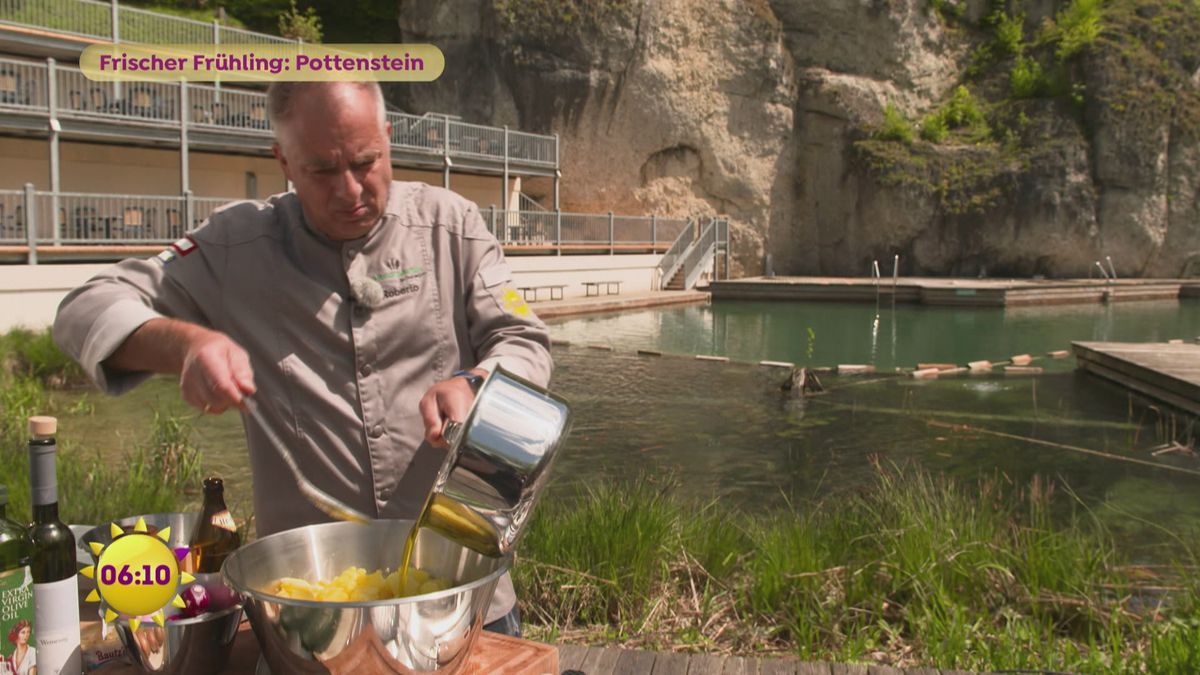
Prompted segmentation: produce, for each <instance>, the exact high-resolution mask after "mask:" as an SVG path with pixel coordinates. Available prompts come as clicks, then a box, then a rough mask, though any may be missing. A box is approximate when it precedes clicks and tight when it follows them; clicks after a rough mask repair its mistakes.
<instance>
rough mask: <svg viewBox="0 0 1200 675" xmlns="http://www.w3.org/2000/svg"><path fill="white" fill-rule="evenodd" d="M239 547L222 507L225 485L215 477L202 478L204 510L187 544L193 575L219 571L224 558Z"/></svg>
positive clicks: (237, 535) (226, 513)
mask: <svg viewBox="0 0 1200 675" xmlns="http://www.w3.org/2000/svg"><path fill="white" fill-rule="evenodd" d="M240 544H241V536H240V535H239V534H238V530H237V524H236V523H234V522H233V516H231V515H229V509H228V508H226V506H225V483H224V482H223V481H222V480H221V479H220V478H217V477H216V476H211V477H209V478H205V479H204V507H203V508H202V509H201V511H200V517H199V519H198V520H197V521H196V526H195V528H193V530H192V537H191V539H190V540H189V541H188V547H189V548H190V549H191V554H190V556H189V557H190V565H189V567H191V571H192V572H193V573H199V574H212V573H216V572H220V571H221V564H222V563H224V562H225V558H226V557H227V556H228V555H229V554H230V553H233V551H234V550H235V549H236V548H237V547H238V546H239V545H240Z"/></svg>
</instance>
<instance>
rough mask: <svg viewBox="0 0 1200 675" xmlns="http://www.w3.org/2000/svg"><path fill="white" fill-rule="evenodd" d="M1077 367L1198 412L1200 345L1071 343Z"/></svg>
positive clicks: (1197, 413)
mask: <svg viewBox="0 0 1200 675" xmlns="http://www.w3.org/2000/svg"><path fill="white" fill-rule="evenodd" d="M1071 347H1072V349H1074V351H1075V359H1076V362H1077V363H1078V364H1079V367H1080V368H1082V369H1083V370H1086V371H1087V372H1089V373H1094V374H1096V375H1099V376H1100V377H1103V378H1106V379H1109V380H1112V381H1114V382H1117V383H1119V384H1121V385H1124V386H1125V387H1128V388H1129V389H1132V390H1133V391H1136V392H1138V393H1139V394H1142V395H1143V396H1148V397H1150V398H1153V399H1155V400H1158V401H1162V402H1164V403H1167V404H1169V405H1171V406H1174V407H1176V408H1178V409H1180V410H1183V411H1184V412H1187V413H1190V414H1192V415H1200V345H1197V344H1186V343H1185V344H1168V343H1162V342H1150V343H1139V342H1073V343H1071Z"/></svg>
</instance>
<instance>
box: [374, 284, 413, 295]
mask: <svg viewBox="0 0 1200 675" xmlns="http://www.w3.org/2000/svg"><path fill="white" fill-rule="evenodd" d="M419 290H421V285H420V284H408V285H406V286H401V287H399V288H385V289H383V297H385V298H398V297H400V296H402V295H408V294H409V293H416V292H417V291H419Z"/></svg>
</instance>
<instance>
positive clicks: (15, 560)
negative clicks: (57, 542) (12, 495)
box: [0, 484, 34, 672]
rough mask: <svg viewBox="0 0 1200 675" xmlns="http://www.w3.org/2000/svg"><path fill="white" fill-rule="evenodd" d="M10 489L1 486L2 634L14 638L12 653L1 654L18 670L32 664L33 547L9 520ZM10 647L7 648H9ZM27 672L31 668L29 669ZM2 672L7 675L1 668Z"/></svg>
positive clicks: (2, 652)
mask: <svg viewBox="0 0 1200 675" xmlns="http://www.w3.org/2000/svg"><path fill="white" fill-rule="evenodd" d="M7 511H8V486H7V485H2V484H0V635H12V636H14V637H15V638H16V639H15V641H14V642H13V643H12V651H9V650H8V649H7V648H5V649H3V650H2V651H0V655H3V657H4V659H6V660H7V661H8V664H9V665H10V666H11V665H14V664H15V666H16V667H17V669H18V670H19V669H21V668H24V667H25V663H26V662H27V661H28V662H29V663H30V664H32V663H33V659H34V650H32V649H30V647H32V646H33V643H32V637H33V577H32V576H31V572H30V569H29V562H30V556H32V554H33V547H32V546H31V545H30V542H29V535H28V534H26V532H25V527H24V526H22V525H19V524H17V523H15V522H13V521H12V520H9V518H8V513H7ZM7 646H8V645H5V647H7ZM26 670H28V669H26ZM0 672H6V671H5V670H4V667H2V666H0Z"/></svg>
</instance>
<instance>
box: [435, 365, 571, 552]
mask: <svg viewBox="0 0 1200 675" xmlns="http://www.w3.org/2000/svg"><path fill="white" fill-rule="evenodd" d="M570 420H571V409H570V407H569V406H568V404H567V402H566V400H565V399H563V398H562V397H560V396H558V395H556V394H553V393H551V392H549V391H547V390H545V389H543V388H542V387H539V386H537V385H535V384H532V383H530V382H527V381H525V380H523V379H521V378H519V377H517V376H516V375H513V374H512V373H510V372H508V371H506V370H504V369H503V368H499V367H497V368H496V369H495V370H493V371H492V373H491V375H489V376H488V378H487V379H486V380H485V381H484V383H483V385H482V386H481V387H480V389H479V392H478V393H477V394H476V395H475V402H474V404H473V405H472V406H471V410H470V412H469V413H468V414H467V418H466V420H464V421H463V422H462V423H461V424H460V423H457V422H453V421H451V422H449V423H448V424H447V425H446V430H445V433H444V436H445V437H446V440H447V441H448V442H449V443H450V452H449V454H448V455H447V456H446V461H445V463H443V465H442V469H441V471H440V472H439V473H438V477H437V480H436V482H435V483H434V485H433V490H432V491H431V493H430V503H429V506H428V508H427V509H426V514H425V518H424V521H423V522H422V523H421V524H422V526H424V527H429V528H431V529H434V530H436V531H437V532H439V533H441V534H442V535H443V536H445V537H447V538H449V539H451V540H452V541H455V542H457V543H459V544H461V545H463V546H466V547H468V548H470V549H472V550H475V551H477V552H479V553H483V554H484V555H490V556H502V555H506V554H508V553H509V552H510V551H512V550H513V547H514V546H515V545H516V543H517V540H518V539H519V538H520V537H521V534H522V532H523V531H524V528H525V524H526V523H527V522H528V519H529V515H530V513H531V512H532V510H533V506H534V504H535V503H536V502H537V498H538V496H539V494H540V493H541V490H542V488H543V487H544V486H545V484H546V480H547V478H548V476H549V472H550V465H551V464H552V463H553V461H554V457H555V455H556V454H557V450H558V447H559V446H560V445H561V444H562V441H563V440H564V439H565V438H566V436H567V433H568V431H569V429H570Z"/></svg>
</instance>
